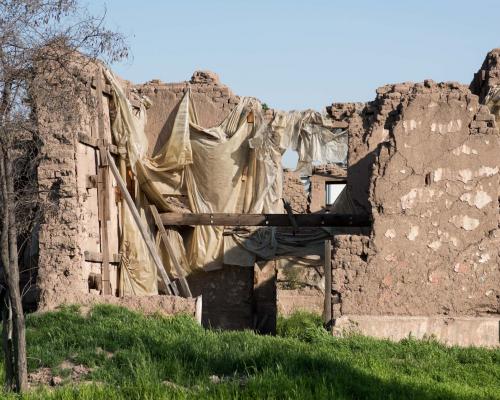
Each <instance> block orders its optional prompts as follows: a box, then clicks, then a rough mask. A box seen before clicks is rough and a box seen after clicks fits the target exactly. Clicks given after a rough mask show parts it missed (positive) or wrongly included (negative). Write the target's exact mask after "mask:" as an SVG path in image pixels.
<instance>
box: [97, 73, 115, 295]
mask: <svg viewBox="0 0 500 400" xmlns="http://www.w3.org/2000/svg"><path fill="white" fill-rule="evenodd" d="M102 90H103V77H102V72H101V70H100V69H99V70H98V71H97V76H96V96H97V129H98V137H99V139H98V149H99V165H98V171H97V197H98V217H99V225H100V230H101V240H100V242H101V253H102V264H101V272H102V273H101V277H102V293H103V294H105V295H108V294H111V282H110V273H109V243H108V221H109V220H110V217H109V214H110V213H109V171H108V167H107V165H108V157H107V150H106V145H105V143H106V137H105V135H106V132H105V127H104V105H103V101H102Z"/></svg>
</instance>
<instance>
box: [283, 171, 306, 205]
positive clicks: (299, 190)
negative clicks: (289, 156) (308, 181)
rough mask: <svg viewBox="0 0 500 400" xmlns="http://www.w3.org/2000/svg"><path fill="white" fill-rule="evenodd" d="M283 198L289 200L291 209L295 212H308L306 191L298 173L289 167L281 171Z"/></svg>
mask: <svg viewBox="0 0 500 400" xmlns="http://www.w3.org/2000/svg"><path fill="white" fill-rule="evenodd" d="M283 198H284V199H286V200H288V201H289V202H290V205H291V207H292V210H293V211H294V212H295V213H297V214H305V213H307V212H308V207H309V200H308V193H307V192H306V188H305V186H304V183H303V182H302V180H301V179H300V175H299V174H298V173H297V172H294V171H292V170H290V169H285V170H284V171H283Z"/></svg>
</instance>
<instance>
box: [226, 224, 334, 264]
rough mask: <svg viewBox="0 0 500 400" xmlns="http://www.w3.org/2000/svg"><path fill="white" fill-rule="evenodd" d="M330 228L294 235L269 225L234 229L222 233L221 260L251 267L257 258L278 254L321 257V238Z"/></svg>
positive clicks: (326, 234)
mask: <svg viewBox="0 0 500 400" xmlns="http://www.w3.org/2000/svg"><path fill="white" fill-rule="evenodd" d="M330 237H331V231H330V230H329V229H327V228H322V229H319V230H315V231H312V232H309V233H305V234H304V233H302V234H296V235H293V234H292V233H287V232H281V231H278V230H277V229H276V228H274V227H272V228H271V227H270V228H247V229H244V230H242V229H235V230H233V231H231V232H227V231H226V232H225V233H224V246H225V247H224V263H225V264H228V265H238V266H243V267H251V266H253V265H254V264H255V261H258V260H259V259H261V260H262V259H264V260H272V259H274V258H279V257H284V256H288V257H304V256H306V255H318V256H320V257H323V254H324V241H325V239H328V238H330Z"/></svg>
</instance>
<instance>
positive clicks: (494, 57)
mask: <svg viewBox="0 0 500 400" xmlns="http://www.w3.org/2000/svg"><path fill="white" fill-rule="evenodd" d="M499 84H500V49H493V50H492V51H490V52H489V53H488V54H487V55H486V58H485V60H484V62H483V65H482V66H481V68H480V69H479V71H477V72H476V73H475V74H474V78H473V79H472V82H471V84H470V87H469V88H470V90H471V92H472V93H474V94H476V95H477V96H479V102H480V103H484V100H485V98H486V96H487V95H488V93H489V92H490V90H491V89H493V88H495V87H497V86H498V85H499Z"/></svg>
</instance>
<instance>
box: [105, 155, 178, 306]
mask: <svg viewBox="0 0 500 400" xmlns="http://www.w3.org/2000/svg"><path fill="white" fill-rule="evenodd" d="M107 155H108V161H109V167H110V169H111V172H112V173H113V176H114V177H115V180H116V183H117V184H118V187H119V188H120V190H121V192H122V194H123V198H124V199H125V202H126V203H127V206H128V208H129V210H130V212H131V213H132V217H133V218H134V221H135V223H136V225H137V228H139V231H140V232H141V235H142V238H143V239H144V242H145V243H146V246H147V248H148V250H149V254H150V255H151V258H152V259H153V261H154V263H155V264H156V268H157V269H158V272H159V273H160V275H161V277H162V279H163V282H165V285H166V287H167V290H168V291H169V292H170V294H174V295H176V296H178V295H179V291H178V290H177V286H176V285H175V283H174V282H172V281H171V280H170V278H169V277H168V275H167V272H166V271H165V268H164V267H163V263H162V262H161V259H160V256H159V255H158V253H157V252H156V248H155V245H154V243H153V242H152V241H151V239H150V237H149V236H148V232H147V229H146V227H145V226H144V223H143V222H142V220H141V216H140V215H139V212H138V211H137V208H136V207H135V204H134V200H132V197H131V196H130V193H129V192H128V190H127V185H126V184H125V182H124V181H123V179H122V177H121V176H120V172H119V171H118V168H117V167H116V164H115V161H114V160H113V158H112V157H111V155H110V154H109V152H108V153H107Z"/></svg>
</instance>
